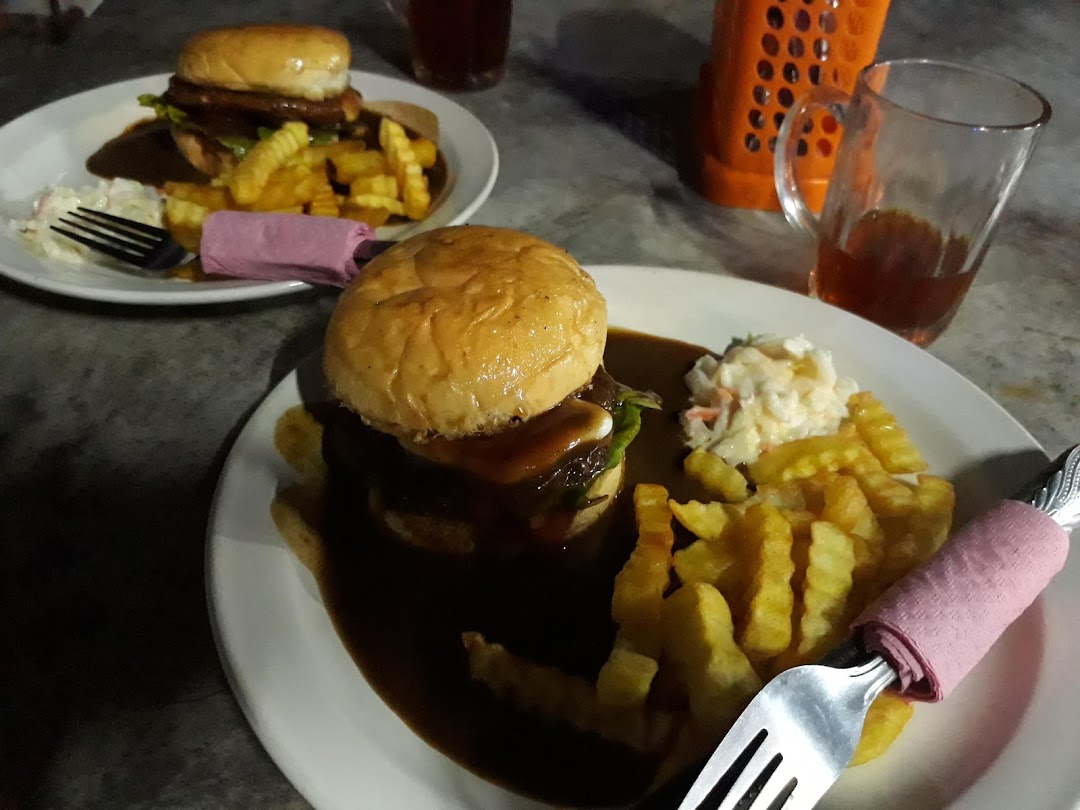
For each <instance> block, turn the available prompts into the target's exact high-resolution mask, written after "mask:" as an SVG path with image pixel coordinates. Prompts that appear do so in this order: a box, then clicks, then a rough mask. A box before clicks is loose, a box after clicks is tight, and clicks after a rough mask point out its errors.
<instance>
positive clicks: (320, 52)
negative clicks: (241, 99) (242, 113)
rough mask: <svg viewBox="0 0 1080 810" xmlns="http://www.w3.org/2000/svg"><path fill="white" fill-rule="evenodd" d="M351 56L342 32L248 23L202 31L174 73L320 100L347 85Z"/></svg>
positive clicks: (190, 42) (244, 88)
mask: <svg viewBox="0 0 1080 810" xmlns="http://www.w3.org/2000/svg"><path fill="white" fill-rule="evenodd" d="M351 61H352V53H351V51H350V49H349V40H347V39H346V38H345V36H344V35H343V34H341V33H339V32H338V31H332V30H330V29H329V28H320V27H318V26H314V25H245V26H241V27H238V28H219V29H215V30H213V31H204V32H203V33H201V34H196V35H195V36H193V37H192V38H191V39H189V40H188V41H187V42H186V43H185V44H184V48H183V50H182V51H181V52H180V59H179V62H178V64H177V67H176V75H177V76H179V77H180V78H181V79H183V80H184V81H188V82H191V83H192V84H199V85H203V86H205V87H223V88H225V89H227V90H240V91H245V92H256V93H277V94H279V95H283V96H293V97H297V98H306V99H310V100H312V101H322V100H323V99H326V98H331V97H333V96H336V95H338V94H339V93H341V91H342V90H344V89H345V88H346V87H347V86H348V84H349V63H350V62H351Z"/></svg>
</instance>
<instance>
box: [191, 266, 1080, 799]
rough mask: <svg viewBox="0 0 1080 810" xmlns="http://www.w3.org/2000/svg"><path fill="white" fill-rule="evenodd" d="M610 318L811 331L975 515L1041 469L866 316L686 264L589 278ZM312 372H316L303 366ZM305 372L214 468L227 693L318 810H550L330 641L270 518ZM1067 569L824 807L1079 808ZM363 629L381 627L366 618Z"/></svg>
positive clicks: (985, 403) (981, 398) (1072, 609)
mask: <svg viewBox="0 0 1080 810" xmlns="http://www.w3.org/2000/svg"><path fill="white" fill-rule="evenodd" d="M589 272H590V273H592V275H593V276H594V278H595V279H596V281H597V283H598V284H599V286H600V289H601V291H602V292H603V293H604V295H605V296H606V297H607V301H608V307H609V320H610V323H611V324H612V325H613V326H620V327H626V328H630V329H634V330H637V331H642V332H648V333H652V334H655V335H660V336H664V337H669V338H678V339H681V340H685V341H689V342H693V343H698V344H701V345H703V346H707V347H710V348H712V349H715V350H721V349H723V347H724V346H726V345H727V343H728V341H729V339H730V338H731V337H732V336H734V335H739V336H741V335H745V334H747V333H748V332H749V333H774V334H783V335H795V334H804V335H806V336H807V337H808V338H809V339H810V340H812V341H813V342H815V343H816V344H818V345H820V346H822V347H825V348H828V349H831V350H832V352H833V355H834V359H835V362H836V366H837V370H838V372H839V373H840V374H842V375H846V376H851V377H854V378H855V379H856V380H857V381H858V382H859V384H860V385H861V386H862V387H863V388H868V389H870V390H872V391H874V392H875V393H876V394H877V395H878V396H879V397H880V398H881V399H882V400H883V401H884V402H885V403H886V405H887V406H888V407H890V408H891V409H892V410H893V411H894V412H895V413H896V415H897V416H898V418H899V420H900V422H901V424H903V425H904V426H906V427H907V428H908V430H909V431H910V432H911V434H912V436H913V437H914V439H915V441H916V442H917V443H918V445H919V446H920V447H921V448H922V449H923V450H924V452H925V455H926V457H927V460H928V461H929V463H930V469H931V471H932V472H935V473H937V474H940V475H945V476H948V477H950V478H952V479H953V481H954V482H955V484H956V489H957V498H958V518H959V519H964V518H965V517H970V516H971V515H972V514H973V513H975V512H977V511H979V510H981V509H983V508H985V507H986V506H988V505H990V504H991V503H992V502H994V501H995V500H997V499H999V498H1001V497H1005V496H1007V495H1008V494H1009V493H1010V492H1012V491H1013V490H1014V489H1015V487H1016V486H1017V485H1019V484H1021V483H1023V481H1024V480H1025V479H1026V478H1027V477H1028V476H1029V475H1030V474H1031V472H1032V471H1033V470H1035V469H1038V468H1039V467H1041V466H1042V465H1043V464H1044V463H1045V456H1044V455H1043V454H1042V452H1041V450H1040V449H1039V446H1038V445H1037V444H1036V442H1035V441H1034V439H1032V437H1031V436H1030V435H1029V434H1028V433H1027V432H1026V431H1025V430H1024V429H1023V428H1022V427H1021V426H1020V425H1019V424H1018V423H1017V422H1016V421H1015V420H1014V419H1012V417H1010V416H1009V415H1008V414H1007V413H1006V412H1005V411H1004V410H1003V409H1002V408H1000V407H999V406H998V405H996V404H995V403H994V402H993V401H992V400H991V399H990V398H989V397H988V396H986V395H985V394H984V393H982V392H981V391H980V390H979V389H978V388H976V387H975V386H974V385H972V384H971V383H970V382H968V381H967V380H965V379H964V378H963V377H961V376H960V375H959V374H957V373H956V372H955V371H953V370H952V369H950V368H948V367H947V366H945V365H944V364H942V363H941V362H939V361H938V360H936V359H934V358H933V357H932V356H930V355H929V354H927V353H926V352H923V351H922V350H920V349H918V348H916V347H914V346H912V345H911V344H909V343H907V342H905V341H903V340H901V339H900V338H897V337H895V336H894V335H892V334H890V333H888V332H886V331H884V330H882V329H879V328H878V327H876V326H873V325H872V324H870V323H868V322H866V321H863V320H861V319H859V318H856V317H854V316H852V315H849V314H847V313H844V312H842V311H840V310H838V309H835V308H833V307H830V306H827V305H825V304H823V303H821V302H819V301H815V300H812V299H809V298H804V297H802V296H800V295H796V294H794V293H790V292H786V291H783V290H778V289H775V288H772V287H766V286H762V285H758V284H754V283H750V282H747V281H741V280H736V279H732V278H727V277H721V276H714V275H706V274H702V273H695V272H689V271H684V270H667V269H660V268H646V267H624V266H600V267H592V268H589ZM309 370H314V371H315V374H316V377H317V363H313V364H312V365H311V369H309ZM301 379H304V380H305V390H308V389H307V387H306V381H310V379H311V378H310V377H309V376H306V375H305V374H304V367H303V366H302V367H301V369H300V374H299V375H298V374H297V372H293V373H292V374H290V375H289V376H288V377H286V378H285V379H284V380H283V381H282V382H281V383H280V384H278V385H277V386H276V387H275V388H274V390H273V391H272V392H271V393H270V394H269V396H267V398H266V399H265V401H264V402H263V403H262V404H261V405H260V406H259V408H258V409H257V410H256V411H255V412H254V413H253V414H252V416H251V418H250V419H249V420H248V423H247V424H246V426H245V427H244V429H243V431H242V432H241V433H240V435H239V438H238V439H237V441H236V444H235V446H234V447H233V448H232V451H231V453H230V454H229V457H228V459H227V461H226V463H225V466H224V470H223V472H222V475H221V479H220V482H219V486H218V490H217V495H216V498H215V502H214V506H213V509H212V512H211V517H210V524H209V530H208V540H207V557H206V576H207V594H208V599H209V604H210V615H211V618H212V622H213V626H214V632H215V638H216V640H217V644H218V649H219V651H220V653H221V658H222V661H223V663H224V666H225V670H226V672H227V673H228V676H229V679H230V682H231V684H232V687H233V690H234V691H235V693H236V696H237V698H238V700H239V702H240V706H241V707H242V709H243V711H244V714H245V715H246V716H247V718H248V720H249V721H250V723H251V725H252V727H253V728H254V730H255V733H256V734H257V735H258V737H259V739H260V740H261V741H262V743H263V745H264V746H265V747H266V749H267V751H269V752H270V755H271V756H272V757H273V759H274V761H275V762H276V763H277V764H278V766H279V767H280V768H281V770H282V771H283V772H284V773H285V775H286V776H287V777H288V778H289V779H290V780H291V781H292V783H293V784H294V785H296V787H297V788H298V789H299V790H300V792H301V793H303V795H304V796H305V797H306V798H307V799H308V800H309V801H310V802H311V803H312V804H313V805H314V806H315V807H317V808H319V809H320V810H336V809H337V808H354V807H395V808H402V810H412V808H416V809H417V810H420V809H421V808H461V809H462V810H464V808H485V810H493V809H495V808H499V809H505V810H509V809H510V808H513V809H514V810H519V809H520V810H524V808H538V807H541V806H543V805H540V804H538V803H536V802H535V801H533V800H530V799H526V798H523V797H521V796H518V795H515V794H512V793H509V792H507V791H506V790H504V789H502V788H499V787H496V786H494V785H492V784H490V783H488V782H486V781H484V780H483V779H481V778H479V777H477V776H475V775H473V774H472V773H470V772H468V771H466V770H464V769H463V768H461V767H459V766H458V765H456V764H455V763H454V762H453V761H451V760H450V759H448V758H447V757H445V756H444V755H442V754H441V753H439V752H437V751H435V750H434V749H432V748H431V747H429V746H428V745H427V744H426V743H425V742H423V741H422V740H421V739H419V738H418V737H416V736H415V735H414V734H413V733H412V732H411V731H410V730H409V729H408V728H407V727H406V725H405V724H404V723H403V722H402V721H401V720H400V719H399V718H398V717H397V716H396V715H395V714H394V713H393V711H391V710H390V709H389V708H388V707H387V706H386V705H385V704H384V703H383V702H382V701H381V700H380V698H379V697H378V696H377V695H376V694H375V692H374V691H372V689H371V687H370V686H369V685H368V684H367V682H366V681H365V680H364V678H363V676H362V675H361V673H360V672H359V670H358V669H357V667H356V666H355V664H354V663H353V661H352V659H351V658H350V657H349V654H348V653H347V652H346V650H345V648H344V647H343V645H342V644H341V642H340V641H339V639H338V637H337V635H336V633H335V630H334V628H333V626H332V625H331V622H330V619H329V618H328V616H327V614H326V611H325V610H324V608H323V605H322V602H321V600H320V596H319V591H318V589H317V587H316V584H315V581H314V578H313V577H312V576H311V575H310V574H309V573H308V571H307V570H306V569H305V568H303V566H302V565H301V564H300V563H299V562H297V560H296V559H295V558H294V557H293V555H292V554H291V552H290V551H289V549H288V548H287V547H286V545H285V543H284V541H283V540H282V539H281V538H280V537H279V536H278V534H277V532H276V531H275V529H274V525H273V522H272V521H271V519H270V513H269V507H270V501H271V499H272V498H273V496H274V493H275V491H276V490H277V489H278V488H279V487H281V486H282V485H284V484H285V483H287V482H290V481H291V480H293V475H292V474H291V471H290V470H289V468H288V467H287V466H286V465H285V463H284V462H283V461H282V460H281V459H280V458H279V457H278V456H277V454H276V452H275V450H274V443H273V430H274V423H275V421H276V420H277V418H278V416H280V414H281V413H282V412H283V411H285V409H286V408H289V407H290V406H293V405H296V404H298V403H299V402H300V401H301V400H300V387H299V386H300V382H301ZM1077 615H1080V559H1078V558H1077V556H1076V555H1073V556H1072V557H1071V558H1070V559H1069V562H1068V564H1067V565H1066V567H1065V570H1064V571H1062V573H1061V574H1059V575H1058V576H1057V578H1056V579H1055V580H1054V581H1053V583H1052V584H1051V585H1050V587H1049V589H1048V590H1047V591H1046V592H1045V593H1044V595H1043V596H1042V597H1041V598H1040V599H1039V600H1038V601H1037V602H1036V603H1035V604H1034V605H1033V606H1032V607H1031V608H1030V609H1029V610H1028V611H1027V612H1026V613H1025V614H1024V615H1023V616H1022V617H1021V618H1020V619H1019V620H1018V621H1017V622H1016V623H1015V624H1014V625H1013V626H1012V627H1011V628H1010V629H1009V630H1008V631H1007V632H1006V634H1005V635H1004V636H1003V637H1002V638H1001V640H1000V641H999V642H998V643H997V645H996V646H995V647H994V648H993V650H992V651H991V653H990V654H989V655H988V656H987V657H986V658H985V659H984V660H983V662H982V663H981V664H980V665H979V666H978V667H977V668H976V669H975V671H974V672H973V673H972V674H971V675H970V676H969V677H968V678H967V680H965V681H964V683H963V684H962V685H961V686H960V687H959V688H958V689H957V690H956V691H955V692H954V693H953V694H952V695H951V696H950V697H949V698H948V700H946V701H945V702H943V703H940V704H937V705H920V706H918V707H917V709H916V712H915V717H914V719H913V720H912V721H911V723H910V724H909V726H908V728H907V729H906V730H905V731H904V733H903V735H902V736H901V737H900V739H899V740H898V741H897V742H896V744H895V745H894V746H893V747H892V748H891V749H890V750H889V752H888V753H887V754H886V755H885V756H884V757H882V758H881V759H879V760H877V761H874V762H872V763H870V764H867V765H863V766H861V767H858V768H855V769H852V770H850V771H848V772H846V773H845V774H844V776H843V777H842V778H841V780H840V781H839V782H838V783H837V784H836V786H835V787H834V788H833V789H832V791H830V793H829V794H828V795H827V796H826V798H825V799H824V800H823V801H822V803H821V805H820V807H822V808H828V809H829V810H848V809H849V808H850V809H851V810H854V808H866V807H873V808H876V809H877V810H890V809H892V808H895V809H896V810H900V809H901V808H903V810H911V809H912V808H920V810H930V809H931V808H937V807H950V808H964V810H995V809H998V810H1014V808H1016V807H1024V808H1026V809H1027V810H1051V809H1052V808H1053V810H1058V809H1059V808H1072V807H1076V806H1077V800H1078V799H1080V771H1078V769H1077V767H1076V763H1077V762H1080V734H1077V731H1076V730H1077V729H1078V728H1080V699H1078V698H1077V693H1076V677H1077V675H1076V673H1077V672H1080V645H1078V644H1076V643H1075V634H1074V632H1073V628H1074V626H1075V617H1076V616H1077ZM373 620H374V621H377V619H376V618H374V617H373Z"/></svg>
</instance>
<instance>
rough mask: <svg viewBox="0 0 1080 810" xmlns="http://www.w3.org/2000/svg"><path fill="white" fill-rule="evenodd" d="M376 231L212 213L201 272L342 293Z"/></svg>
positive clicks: (331, 221) (350, 224)
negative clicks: (296, 283) (327, 288)
mask: <svg viewBox="0 0 1080 810" xmlns="http://www.w3.org/2000/svg"><path fill="white" fill-rule="evenodd" d="M374 239H375V231H374V229H373V228H371V226H370V225H365V224H364V223H363V222H356V221H355V220H351V219H335V218H332V217H311V216H305V215H303V214H258V213H249V212H246V211H215V212H214V213H212V214H210V215H209V216H208V217H207V218H206V222H204V223H203V229H202V241H201V242H200V244H199V258H200V260H201V261H202V267H203V271H204V272H206V273H209V274H212V275H219V276H230V277H232V278H244V279H252V280H257V281H306V282H308V283H310V284H330V285H333V286H335V287H344V286H345V285H346V284H348V283H349V281H350V279H352V277H353V276H355V275H356V274H357V272H358V269H357V260H360V261H363V260H366V259H368V258H370V252H369V248H370V244H371V243H372V242H373V241H374Z"/></svg>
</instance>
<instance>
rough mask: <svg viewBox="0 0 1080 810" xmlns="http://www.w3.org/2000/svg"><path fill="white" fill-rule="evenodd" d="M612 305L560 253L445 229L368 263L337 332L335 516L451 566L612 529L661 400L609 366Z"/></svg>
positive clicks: (339, 311)
mask: <svg viewBox="0 0 1080 810" xmlns="http://www.w3.org/2000/svg"><path fill="white" fill-rule="evenodd" d="M606 341H607V306H606V302H605V301H604V298H603V296H602V295H601V294H600V292H599V291H598V290H597V288H596V284H595V282H594V281H593V280H592V278H591V277H590V276H589V275H588V274H587V273H586V272H585V271H584V270H582V269H581V267H580V266H579V265H578V263H577V262H576V261H575V260H574V259H573V258H572V257H571V256H570V255H569V254H568V253H567V252H566V251H564V250H561V249H560V248H558V247H555V246H554V245H552V244H549V243H548V242H545V241H543V240H541V239H538V238H536V237H533V236H529V235H527V234H524V233H520V232H517V231H512V230H506V229H501V228H489V227H470V226H462V227H454V228H441V229H437V230H433V231H429V232H426V233H424V234H421V235H419V236H415V237H412V238H411V239H408V240H406V241H403V242H401V243H399V244H397V245H396V246H394V247H393V248H391V249H390V250H388V251H386V252H385V253H383V254H381V255H380V256H378V257H377V258H376V259H374V260H372V261H371V262H370V263H368V264H367V265H366V266H365V268H364V270H363V272H362V273H361V274H360V276H359V277H358V278H357V279H355V280H354V281H353V282H352V283H351V284H350V285H349V286H348V287H347V288H346V290H345V291H344V292H343V293H342V296H341V298H340V300H339V302H338V304H337V306H336V308H335V309H334V312H333V314H332V316H331V318H330V322H329V325H328V327H327V332H326V340H325V344H324V352H323V369H324V372H325V376H326V379H327V382H328V384H329V387H330V389H331V392H332V394H333V396H334V398H335V399H336V401H337V403H338V404H339V406H340V407H335V408H332V409H331V411H330V413H329V414H328V415H327V416H326V418H325V420H324V433H323V454H324V457H325V458H326V461H327V467H328V470H329V485H330V498H331V500H330V502H331V504H332V508H336V507H334V506H333V505H334V504H338V505H341V507H343V508H344V509H346V510H349V511H350V512H352V513H355V509H356V504H357V503H358V502H360V503H362V506H363V509H364V510H365V511H367V512H368V513H370V515H371V517H372V518H373V519H374V520H375V521H376V523H377V524H378V526H379V527H380V528H381V529H382V530H383V531H384V532H385V533H387V534H389V535H391V536H393V537H394V538H396V539H398V540H401V541H404V542H406V543H409V544H411V545H414V546H420V547H423V548H427V549H434V550H438V551H444V552H458V553H471V552H476V551H496V552H498V551H516V550H521V549H523V548H529V547H532V548H535V547H536V546H537V545H543V546H547V547H561V546H565V545H567V544H568V543H569V542H570V541H571V540H573V539H574V538H575V537H577V536H579V535H581V534H582V533H584V532H586V531H588V530H589V529H590V528H592V527H593V526H594V525H596V524H597V523H598V522H599V521H601V520H602V518H604V516H605V515H606V514H607V513H608V512H609V510H610V509H611V506H612V505H613V504H614V503H615V500H616V496H617V495H618V493H619V491H620V489H621V486H622V482H623V475H624V468H625V451H626V448H627V445H629V444H630V442H631V441H632V440H633V439H634V437H635V436H636V435H637V433H638V430H639V429H640V425H641V410H642V409H643V408H650V407H651V408H656V407H659V406H658V403H657V401H656V398H655V396H653V395H651V394H647V393H642V392H637V391H633V390H631V389H630V388H628V387H626V386H624V385H621V384H619V383H618V382H616V381H615V380H614V379H612V377H611V376H610V375H609V374H608V373H607V372H606V371H605V370H604V367H603V357H604V347H605V344H606Z"/></svg>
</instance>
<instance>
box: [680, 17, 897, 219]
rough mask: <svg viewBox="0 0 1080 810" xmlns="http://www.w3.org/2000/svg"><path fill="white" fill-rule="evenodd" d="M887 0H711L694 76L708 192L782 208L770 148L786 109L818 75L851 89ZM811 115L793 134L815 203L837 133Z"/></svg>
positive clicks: (702, 181) (720, 198)
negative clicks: (706, 45)
mask: <svg viewBox="0 0 1080 810" xmlns="http://www.w3.org/2000/svg"><path fill="white" fill-rule="evenodd" d="M888 10H889V0H717V3H716V10H715V13H714V16H713V30H712V44H711V46H710V49H709V61H708V62H706V63H705V64H704V65H702V67H701V74H700V77H699V79H698V98H697V136H698V147H699V149H698V153H699V156H700V165H699V166H698V167H697V168H698V184H699V186H700V189H701V192H702V193H703V194H704V195H705V196H706V197H708V198H709V199H710V200H712V201H713V202H716V203H719V204H720V205H730V206H735V207H738V208H765V209H778V208H779V207H780V202H779V200H778V199H777V197H776V188H775V186H774V185H773V151H774V149H775V146H776V136H777V132H778V131H779V130H780V125H781V124H782V123H783V121H784V112H785V111H786V110H787V109H788V108H789V107H791V105H792V104H793V103H794V102H795V100H796V99H798V98H799V97H800V96H802V95H804V94H806V93H808V92H809V91H810V89H811V88H812V87H813V86H815V85H819V84H821V85H832V86H834V87H839V88H840V89H841V90H845V91H847V92H851V91H852V90H853V89H854V86H855V77H856V76H857V75H858V73H859V71H860V70H861V69H862V68H863V67H865V66H866V65H868V64H870V63H871V62H873V61H874V54H875V52H876V51H877V44H878V39H879V38H880V37H881V29H882V27H883V26H884V25H885V15H886V14H887V13H888ZM837 129H838V127H837V124H836V121H835V120H833V119H832V118H831V116H828V115H821V114H819V115H816V116H815V117H814V118H813V120H811V121H810V122H809V124H808V125H807V127H806V128H804V131H803V137H802V139H801V140H800V142H799V150H798V154H799V157H798V158H797V159H798V161H799V179H800V186H801V188H802V191H803V194H804V195H805V196H806V201H807V203H808V204H809V205H810V207H811V208H813V209H814V210H820V208H821V205H822V203H823V202H824V200H825V189H826V188H827V186H828V183H829V175H830V174H831V173H832V166H833V159H834V155H835V152H836V147H837V145H838V143H839V137H840V133H839V132H838V131H837Z"/></svg>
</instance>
